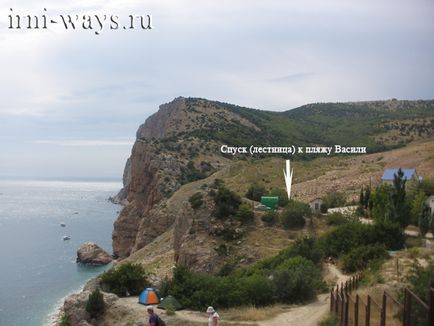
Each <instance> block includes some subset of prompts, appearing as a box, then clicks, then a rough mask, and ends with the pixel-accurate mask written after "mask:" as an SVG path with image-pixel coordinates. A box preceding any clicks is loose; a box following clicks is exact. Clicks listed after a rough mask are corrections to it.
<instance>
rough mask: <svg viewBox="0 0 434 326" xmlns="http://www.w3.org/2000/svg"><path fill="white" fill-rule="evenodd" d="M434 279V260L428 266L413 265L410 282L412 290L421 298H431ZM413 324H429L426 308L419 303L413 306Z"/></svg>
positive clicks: (409, 277)
mask: <svg viewBox="0 0 434 326" xmlns="http://www.w3.org/2000/svg"><path fill="white" fill-rule="evenodd" d="M433 280H434V262H433V261H430V262H429V264H428V266H426V267H422V266H421V265H419V264H415V265H414V266H413V267H412V270H411V272H410V275H409V276H408V282H409V283H410V290H412V291H413V292H414V293H415V294H416V295H417V296H418V297H419V298H420V299H422V300H423V301H425V302H429V300H430V298H429V297H430V287H431V285H432V283H433ZM412 310H413V311H412V324H413V322H414V324H413V325H427V320H426V318H427V317H426V310H425V309H424V308H422V307H421V306H420V305H419V304H416V305H413V306H412Z"/></svg>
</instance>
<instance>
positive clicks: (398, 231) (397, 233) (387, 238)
mask: <svg viewBox="0 0 434 326" xmlns="http://www.w3.org/2000/svg"><path fill="white" fill-rule="evenodd" d="M370 229H371V230H370V231H371V232H370V234H369V235H368V238H369V240H368V241H369V242H368V243H382V244H384V246H385V247H386V249H387V250H399V249H402V248H403V247H404V244H405V234H404V230H403V229H402V228H401V226H400V225H399V224H398V223H391V222H383V223H376V224H374V225H371V226H370Z"/></svg>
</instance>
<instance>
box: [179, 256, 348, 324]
mask: <svg viewBox="0 0 434 326" xmlns="http://www.w3.org/2000/svg"><path fill="white" fill-rule="evenodd" d="M325 268H327V274H328V278H329V279H333V280H334V281H335V282H336V284H340V283H342V282H345V281H347V280H348V279H349V278H350V276H347V275H344V274H342V273H341V271H340V270H339V269H338V268H337V267H336V266H335V265H332V264H326V266H325ZM329 307H330V293H324V294H320V295H318V296H317V300H315V301H314V302H312V303H309V304H307V305H303V306H294V307H293V308H290V309H289V310H288V311H287V312H284V313H281V314H279V315H277V316H276V317H274V318H272V319H268V320H262V321H257V322H255V321H251V322H239V321H237V322H233V323H234V324H237V325H249V324H250V325H255V324H256V325H261V326H283V325H294V326H299V325H303V326H316V325H318V323H319V322H320V321H321V320H322V319H323V318H324V317H325V316H326V315H327V312H328V311H329ZM176 317H177V318H179V319H182V320H186V321H194V322H206V321H207V319H206V318H205V317H204V314H199V313H197V312H193V311H189V310H183V311H178V312H177V313H176ZM223 317H224V316H223ZM224 321H225V324H232V322H230V321H228V320H224Z"/></svg>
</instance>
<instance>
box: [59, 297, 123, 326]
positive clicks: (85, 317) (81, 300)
mask: <svg viewBox="0 0 434 326" xmlns="http://www.w3.org/2000/svg"><path fill="white" fill-rule="evenodd" d="M101 293H102V294H103V297H104V303H105V305H106V308H109V307H110V306H111V305H113V304H114V303H115V302H116V301H117V300H118V299H119V297H118V296H116V295H114V294H112V293H106V292H101ZM90 294H91V292H90V291H87V290H83V291H82V292H80V293H78V294H72V295H70V296H68V297H67V298H66V299H65V302H64V304H63V308H62V310H63V314H64V316H65V317H66V320H67V322H68V325H69V326H85V325H96V324H97V323H96V321H95V320H92V319H91V317H90V315H89V313H88V312H87V311H86V305H87V301H88V300H89V295H90Z"/></svg>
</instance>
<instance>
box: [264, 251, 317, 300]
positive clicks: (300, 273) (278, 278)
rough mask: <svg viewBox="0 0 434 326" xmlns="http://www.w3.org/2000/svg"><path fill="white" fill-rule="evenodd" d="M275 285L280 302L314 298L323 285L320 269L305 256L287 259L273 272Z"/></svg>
mask: <svg viewBox="0 0 434 326" xmlns="http://www.w3.org/2000/svg"><path fill="white" fill-rule="evenodd" d="M272 282H273V287H274V292H275V295H276V296H277V298H278V300H279V301H280V302H284V303H295V302H303V301H306V300H309V299H312V298H313V297H314V296H315V293H316V290H317V289H319V288H321V287H323V280H322V277H321V271H320V269H319V268H318V267H317V266H315V265H314V263H313V262H311V261H310V260H307V259H306V258H303V257H293V258H289V259H287V260H285V261H284V262H283V263H282V264H281V265H280V266H279V267H278V268H277V270H276V271H275V272H274V273H273V280H272Z"/></svg>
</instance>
